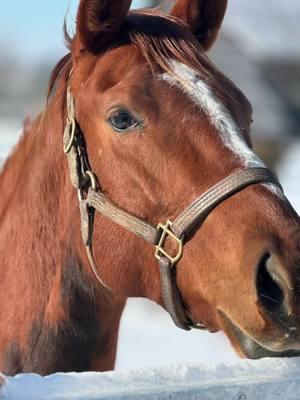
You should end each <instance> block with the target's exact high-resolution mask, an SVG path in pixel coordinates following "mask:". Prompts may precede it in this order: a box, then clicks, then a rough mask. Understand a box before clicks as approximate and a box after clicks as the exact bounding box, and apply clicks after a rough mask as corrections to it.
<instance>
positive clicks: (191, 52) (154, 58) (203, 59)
mask: <svg viewBox="0 0 300 400" xmlns="http://www.w3.org/2000/svg"><path fill="white" fill-rule="evenodd" d="M64 38H65V43H66V46H67V48H68V49H69V50H70V53H68V54H67V55H65V56H64V57H63V58H62V59H61V60H60V61H59V62H58V63H57V65H56V66H55V67H54V69H53V72H52V74H51V77H50V82H49V89H48V97H47V98H48V99H49V97H50V95H51V93H52V92H53V90H54V89H55V87H56V85H57V83H58V80H59V79H60V78H62V79H64V80H67V79H68V76H69V74H70V71H71V70H72V57H71V49H72V43H73V39H74V38H73V37H71V36H70V35H69V34H68V31H67V27H66V23H64ZM130 43H131V44H133V45H135V46H136V47H137V48H138V49H139V50H140V52H141V54H142V55H143V57H144V58H145V59H146V60H147V62H148V64H149V66H150V67H151V69H152V71H155V70H157V68H158V67H159V68H160V69H161V70H162V72H168V73H169V74H171V75H173V76H176V72H175V71H174V69H173V63H172V62H171V61H172V60H173V61H178V62H180V63H182V64H185V65H187V66H189V67H191V68H193V69H195V70H196V71H197V72H198V73H199V75H200V76H201V77H202V79H204V80H205V81H206V82H210V83H214V86H215V85H218V81H219V80H218V79H216V75H217V76H218V71H217V69H216V67H215V66H214V65H213V64H212V63H211V61H209V59H208V58H207V56H206V54H205V52H204V51H203V49H202V47H201V45H200V44H199V43H198V41H197V40H196V38H195V37H194V36H193V34H192V32H191V31H190V29H189V28H188V26H187V25H186V24H185V22H183V21H182V20H179V19H177V18H175V17H173V16H171V15H168V14H164V13H162V12H160V11H159V10H158V9H142V10H137V11H131V12H130V13H129V15H128V16H127V18H126V20H125V23H124V26H123V29H122V30H121V32H120V35H119V38H117V40H116V43H115V44H114V46H112V47H111V48H116V47H118V46H122V45H125V44H130ZM177 78H178V77H177ZM223 79H224V77H223ZM219 89H222V88H219ZM223 90H224V89H223Z"/></svg>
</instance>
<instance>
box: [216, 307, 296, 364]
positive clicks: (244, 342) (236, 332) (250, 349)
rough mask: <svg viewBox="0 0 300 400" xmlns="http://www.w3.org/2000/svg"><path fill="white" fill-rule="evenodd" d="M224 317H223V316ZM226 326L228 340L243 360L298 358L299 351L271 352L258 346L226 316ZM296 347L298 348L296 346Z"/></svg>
mask: <svg viewBox="0 0 300 400" xmlns="http://www.w3.org/2000/svg"><path fill="white" fill-rule="evenodd" d="M223 316H224V315H223ZM225 319H226V325H227V327H229V329H230V339H231V342H232V343H233V345H234V347H235V349H236V351H237V352H238V353H239V354H240V355H241V356H242V357H244V358H249V359H252V360H257V359H260V358H266V357H298V356H300V350H298V349H297V350H292V349H291V350H284V351H273V350H270V349H268V348H266V347H264V346H263V345H261V344H259V343H258V342H257V341H255V340H254V339H253V338H252V337H250V336H248V335H247V334H246V333H245V332H243V331H242V330H241V329H240V328H238V327H237V326H236V325H235V324H234V323H233V322H232V321H231V320H230V319H229V318H228V317H227V316H225ZM297 347H298V346H297Z"/></svg>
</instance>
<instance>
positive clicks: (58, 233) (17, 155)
mask: <svg viewBox="0 0 300 400" xmlns="http://www.w3.org/2000/svg"><path fill="white" fill-rule="evenodd" d="M61 97H62V96H60V97H57V98H56V99H53V101H52V103H51V105H50V106H48V109H47V110H46V111H45V112H44V113H43V114H41V115H40V116H39V117H38V118H37V120H36V121H35V122H34V123H33V126H32V128H31V129H30V130H29V131H28V132H26V133H25V135H24V136H23V137H22V139H21V140H20V143H19V144H18V146H17V147H16V149H15V151H14V152H13V154H12V155H11V157H10V158H9V159H8V161H7V162H6V164H5V165H4V168H3V172H2V174H1V177H0V191H1V198H0V225H1V231H0V238H1V240H0V252H1V257H2V265H1V268H5V269H6V270H7V271H11V272H12V271H13V270H15V273H17V271H18V270H19V272H20V268H21V269H22V268H24V269H25V270H26V271H27V273H28V272H29V271H30V270H32V269H33V268H35V271H34V273H35V274H36V275H38V274H39V273H40V274H44V276H45V277H46V275H47V274H48V273H49V266H50V265H52V266H53V264H56V265H57V264H59V263H60V262H61V261H60V260H59V259H58V258H59V257H62V253H61V251H59V242H60V241H63V242H64V243H65V244H66V240H67V238H66V236H67V234H68V232H67V228H66V224H67V222H68V221H67V220H68V211H69V209H68V207H67V205H66V204H63V202H66V200H65V199H66V197H67V195H68V193H67V191H68V190H69V191H70V190H71V188H68V187H67V185H66V165H65V163H64V156H63V151H62V130H63V111H62V110H63V108H62V107H63V103H62V99H61ZM64 207H65V210H63V208H64ZM64 212H65V214H64V215H63V213H64ZM63 217H65V218H63ZM12 254H13V256H12ZM19 272H18V274H19ZM52 273H53V271H52ZM24 276H25V275H24ZM45 281H46V280H45Z"/></svg>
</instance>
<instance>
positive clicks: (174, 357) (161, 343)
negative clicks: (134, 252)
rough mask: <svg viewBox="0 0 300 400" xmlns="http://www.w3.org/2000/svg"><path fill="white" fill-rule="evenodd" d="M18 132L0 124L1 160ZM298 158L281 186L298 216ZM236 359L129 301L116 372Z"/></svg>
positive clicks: (212, 337)
mask: <svg viewBox="0 0 300 400" xmlns="http://www.w3.org/2000/svg"><path fill="white" fill-rule="evenodd" d="M18 131H19V127H18V124H17V123H8V122H6V123H1V121H0V160H1V157H4V156H5V155H7V153H8V151H9V149H10V148H11V147H12V146H13V145H14V143H15V142H16V140H17V137H18V135H17V134H16V132H18ZM4 132H5V133H6V134H4ZM299 155H300V142H295V143H293V144H292V145H291V146H290V149H289V150H288V151H287V153H286V155H285V158H284V160H282V163H281V165H280V167H279V176H280V178H281V182H282V184H283V186H284V188H285V191H286V194H287V196H288V197H289V199H290V200H291V202H292V204H293V205H294V206H295V208H296V209H297V211H298V213H300V156H299ZM236 359H237V356H236V355H235V353H234V351H233V350H232V348H231V346H230V345H229V343H228V341H227V339H226V338H225V336H224V335H223V334H222V333H219V334H210V333H206V332H200V331H192V332H185V331H181V330H180V329H178V328H176V327H175V326H173V323H172V322H171V319H170V317H169V315H168V314H167V313H166V312H164V311H163V310H162V309H161V308H160V307H159V306H157V305H156V304H154V303H151V302H149V301H147V300H140V299H130V300H129V302H128V305H127V308H126V311H125V313H124V316H123V319H122V325H121V331H120V340H119V348H118V357H117V370H128V369H134V368H141V367H142V368H143V367H164V366H168V365H171V364H176V363H177V364H183V363H199V362H204V363H209V362H228V361H233V360H236ZM299 398H300V396H299Z"/></svg>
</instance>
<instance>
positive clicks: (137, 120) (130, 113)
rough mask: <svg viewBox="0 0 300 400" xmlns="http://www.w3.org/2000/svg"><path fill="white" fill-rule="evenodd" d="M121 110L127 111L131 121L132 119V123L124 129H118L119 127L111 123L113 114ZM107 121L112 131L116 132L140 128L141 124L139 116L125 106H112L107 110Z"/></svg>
mask: <svg viewBox="0 0 300 400" xmlns="http://www.w3.org/2000/svg"><path fill="white" fill-rule="evenodd" d="M121 112H124V113H128V114H129V115H130V116H131V118H132V121H134V123H132V125H130V126H129V127H128V128H126V129H120V128H118V127H116V126H115V125H114V124H113V121H112V118H113V117H114V115H116V114H117V113H121ZM107 123H108V124H109V125H110V127H111V128H112V129H113V130H114V131H116V132H118V133H126V132H129V131H131V130H134V129H136V128H140V127H141V126H142V120H141V119H140V118H138V117H137V116H136V115H135V114H134V113H133V112H131V111H129V110H128V109H127V108H125V107H114V108H113V109H111V110H110V111H109V116H108V119H107Z"/></svg>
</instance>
